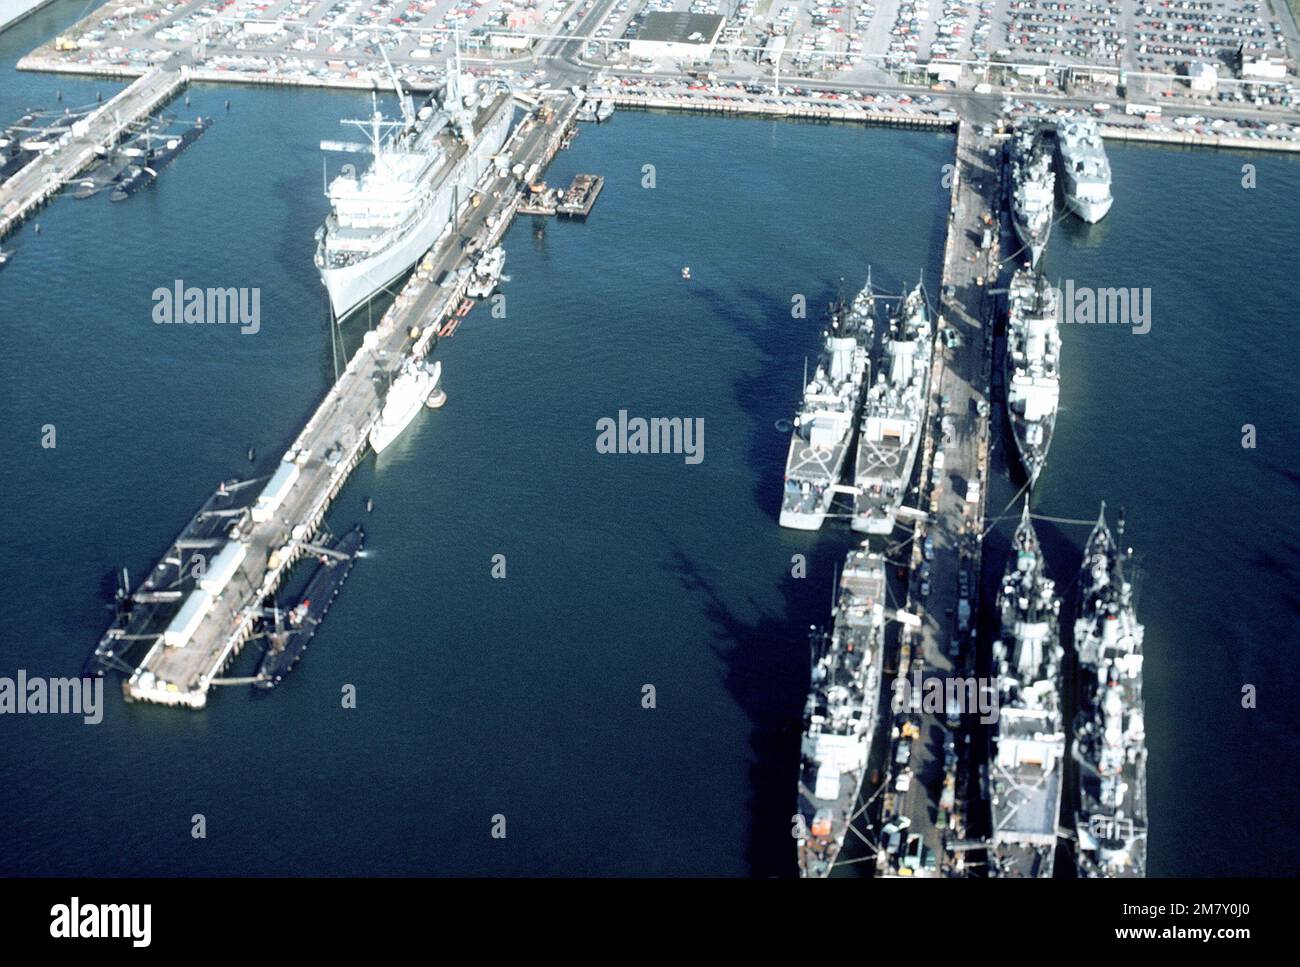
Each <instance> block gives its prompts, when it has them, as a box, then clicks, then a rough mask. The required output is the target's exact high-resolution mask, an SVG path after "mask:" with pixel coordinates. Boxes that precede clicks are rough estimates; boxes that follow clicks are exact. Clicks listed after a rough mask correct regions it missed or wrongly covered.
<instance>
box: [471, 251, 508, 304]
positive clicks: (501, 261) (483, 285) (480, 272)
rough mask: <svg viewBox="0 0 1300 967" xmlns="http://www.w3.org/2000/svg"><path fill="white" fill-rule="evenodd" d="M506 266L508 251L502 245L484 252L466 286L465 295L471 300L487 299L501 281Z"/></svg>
mask: <svg viewBox="0 0 1300 967" xmlns="http://www.w3.org/2000/svg"><path fill="white" fill-rule="evenodd" d="M505 266H506V250H505V249H504V248H502V247H501V246H500V245H498V246H496V247H494V248H491V249H489V250H488V251H486V252H484V253H483V256H482V257H481V258H480V259H479V260H478V261H477V262H476V263H475V264H474V272H473V275H472V276H471V278H470V280H469V284H468V285H466V286H465V295H467V296H469V298H471V299H486V298H487V297H488V296H490V295H491V294H492V292H493V290H494V289H496V287H497V283H498V282H500V281H501V272H502V271H503V270H504V269H505Z"/></svg>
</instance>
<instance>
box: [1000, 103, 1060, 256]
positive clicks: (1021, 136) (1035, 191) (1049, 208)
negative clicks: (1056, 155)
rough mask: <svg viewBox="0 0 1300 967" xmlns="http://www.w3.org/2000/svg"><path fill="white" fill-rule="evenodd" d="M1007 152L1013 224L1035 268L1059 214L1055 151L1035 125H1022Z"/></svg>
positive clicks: (1009, 143)
mask: <svg viewBox="0 0 1300 967" xmlns="http://www.w3.org/2000/svg"><path fill="white" fill-rule="evenodd" d="M1007 151H1008V162H1009V167H1010V171H1011V178H1010V180H1009V181H1008V186H1007V191H1008V194H1009V196H1010V197H1009V198H1008V201H1009V203H1010V208H1011V224H1012V226H1013V227H1014V228H1015V230H1016V237H1017V238H1018V239H1020V244H1021V245H1023V246H1024V252H1025V253H1026V254H1027V256H1028V258H1027V261H1028V262H1029V266H1030V268H1036V267H1037V266H1038V260H1039V259H1040V258H1041V257H1042V255H1043V252H1044V250H1045V249H1046V248H1047V240H1048V238H1050V237H1051V234H1052V219H1053V216H1054V215H1055V214H1056V175H1055V174H1054V173H1053V172H1052V154H1051V151H1050V150H1049V149H1048V146H1047V144H1046V142H1045V141H1044V139H1043V135H1042V132H1041V130H1040V129H1039V128H1038V127H1037V126H1036V125H1034V126H1030V125H1026V126H1024V127H1022V128H1020V129H1019V130H1018V131H1017V132H1016V133H1015V134H1014V135H1013V136H1012V138H1011V140H1010V141H1009V142H1008V144H1007Z"/></svg>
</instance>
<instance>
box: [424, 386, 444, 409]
mask: <svg viewBox="0 0 1300 967" xmlns="http://www.w3.org/2000/svg"><path fill="white" fill-rule="evenodd" d="M446 402H447V392H446V390H444V389H442V388H441V387H438V388H437V389H435V390H434V391H433V392H432V393H430V394H429V398H428V399H427V400H425V401H424V405H425V406H427V407H428V408H429V409H431V410H439V409H442V405H443V404H444V403H446Z"/></svg>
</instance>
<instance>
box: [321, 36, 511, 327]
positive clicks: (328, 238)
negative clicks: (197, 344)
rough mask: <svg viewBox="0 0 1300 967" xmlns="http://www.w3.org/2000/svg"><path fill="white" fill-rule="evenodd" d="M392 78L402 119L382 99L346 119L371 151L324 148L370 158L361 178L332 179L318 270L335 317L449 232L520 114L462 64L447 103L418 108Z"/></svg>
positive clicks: (453, 74)
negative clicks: (365, 115)
mask: <svg viewBox="0 0 1300 967" xmlns="http://www.w3.org/2000/svg"><path fill="white" fill-rule="evenodd" d="M385 63H387V58H386V57H385ZM389 74H390V77H391V80H392V84H393V86H394V89H395V91H396V93H397V99H398V103H399V105H400V107H401V114H402V116H401V119H400V120H389V119H386V118H385V117H384V116H383V114H382V113H381V112H380V110H379V107H378V103H377V102H376V104H375V108H374V112H373V113H372V115H371V116H370V118H369V119H367V120H364V121H363V120H356V121H345V122H344V123H347V124H352V125H355V126H357V127H359V128H361V129H362V130H363V131H364V132H365V133H366V134H367V136H368V138H369V144H367V145H362V144H352V143H346V142H343V143H341V142H335V141H323V142H321V148H322V149H323V150H327V151H333V150H338V151H362V152H369V153H370V154H372V155H373V160H372V161H371V163H370V166H369V167H368V168H367V169H366V170H365V171H364V172H361V173H360V174H358V173H357V172H356V171H354V170H349V169H350V166H345V170H344V173H343V174H341V175H339V176H338V177H336V178H335V179H334V180H333V181H332V182H330V184H329V188H328V190H327V195H328V197H329V200H330V208H331V212H330V215H329V217H328V218H327V219H326V220H325V224H324V225H323V226H322V227H321V228H320V229H319V230H318V231H317V233H316V238H317V248H316V267H317V269H319V271H320V275H321V281H322V282H323V283H324V284H325V287H326V288H327V289H328V290H329V296H330V304H331V306H332V308H333V310H334V315H335V317H336V318H338V319H342V318H343V317H344V316H346V315H347V314H348V313H349V312H351V311H352V310H353V309H355V308H357V307H358V306H359V305H361V304H362V303H364V302H365V301H366V300H367V299H369V298H370V297H371V296H372V295H374V294H376V293H377V292H379V291H380V290H382V289H384V288H385V287H386V286H387V285H388V284H389V283H390V282H392V281H393V280H395V279H396V278H397V277H398V276H400V275H401V274H402V273H403V272H405V271H406V270H407V269H409V268H410V267H411V266H412V265H414V264H415V262H416V261H417V260H419V258H420V257H421V256H422V255H423V254H424V253H425V252H426V251H428V249H429V248H430V247H432V246H433V245H434V243H435V242H437V241H438V239H439V238H440V237H441V236H442V235H443V233H444V232H447V231H449V230H450V228H451V226H452V223H453V222H454V220H455V219H456V217H457V214H458V212H459V211H460V210H461V209H462V208H464V207H465V206H466V205H468V204H469V203H470V200H471V197H472V195H473V191H474V187H475V185H476V184H478V182H479V179H480V178H482V176H483V174H484V173H485V172H486V171H488V169H489V168H490V167H491V165H492V162H493V158H494V156H495V155H496V154H497V153H498V152H499V151H500V150H501V147H502V145H504V144H505V141H506V137H507V136H508V134H509V132H510V122H511V118H512V116H513V113H514V109H513V106H512V101H511V96H510V94H509V92H507V91H489V90H484V91H479V90H476V89H475V87H474V84H473V79H472V78H469V77H466V76H463V75H462V74H461V72H460V62H459V58H458V57H457V58H455V59H453V61H452V62H451V63H449V64H448V67H447V81H446V85H445V87H444V89H443V92H442V98H441V101H438V100H435V99H434V98H432V97H431V98H429V100H428V101H426V102H425V103H424V104H423V105H422V106H421V107H420V108H419V109H418V110H416V109H415V108H414V107H413V105H412V103H411V99H410V97H409V96H408V95H407V94H406V93H405V91H404V90H403V89H402V85H401V82H400V81H399V80H398V78H397V76H396V74H395V73H394V72H393V71H392V68H391V66H389Z"/></svg>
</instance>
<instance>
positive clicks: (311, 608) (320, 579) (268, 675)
mask: <svg viewBox="0 0 1300 967" xmlns="http://www.w3.org/2000/svg"><path fill="white" fill-rule="evenodd" d="M365 543H366V535H365V532H364V531H362V529H361V525H360V524H357V525H356V526H355V527H353V528H352V530H350V531H348V532H347V533H346V534H344V535H343V536H342V537H340V538H338V539H337V540H335V541H333V542H332V543H331V544H330V545H329V547H328V548H325V549H324V551H323V552H322V553H320V554H319V555H318V560H319V563H318V565H317V567H316V571H315V573H313V574H312V576H311V578H310V579H309V580H308V581H307V586H306V587H305V588H303V592H302V597H301V598H300V599H299V601H298V604H297V605H296V606H294V608H293V609H291V610H290V611H289V612H288V613H287V614H285V613H283V612H281V611H280V610H279V609H274V610H273V611H272V616H271V619H270V620H271V624H270V626H269V627H268V628H267V629H266V631H265V634H266V640H267V644H266V650H265V651H264V652H263V653H262V660H261V662H260V663H259V664H258V667H257V680H256V681H255V682H254V683H253V687H254V688H255V689H257V690H259V691H268V690H270V689H272V688H275V686H276V685H278V684H280V682H281V681H283V680H284V676H285V675H287V674H289V672H290V671H292V670H293V668H294V666H295V665H297V664H298V662H299V661H300V660H301V659H302V655H303V652H304V651H306V650H307V643H308V642H310V641H311V639H312V637H313V636H314V635H315V634H316V629H317V628H318V627H319V626H320V623H321V622H322V621H323V620H324V619H325V614H326V612H328V611H329V609H330V605H331V604H333V603H334V599H335V598H336V597H338V593H339V590H340V589H341V588H342V587H343V582H344V581H346V580H347V577H348V574H349V573H351V571H352V565H353V563H355V561H356V558H357V555H358V554H359V553H360V551H361V549H362V548H363V547H364V546H365Z"/></svg>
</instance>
